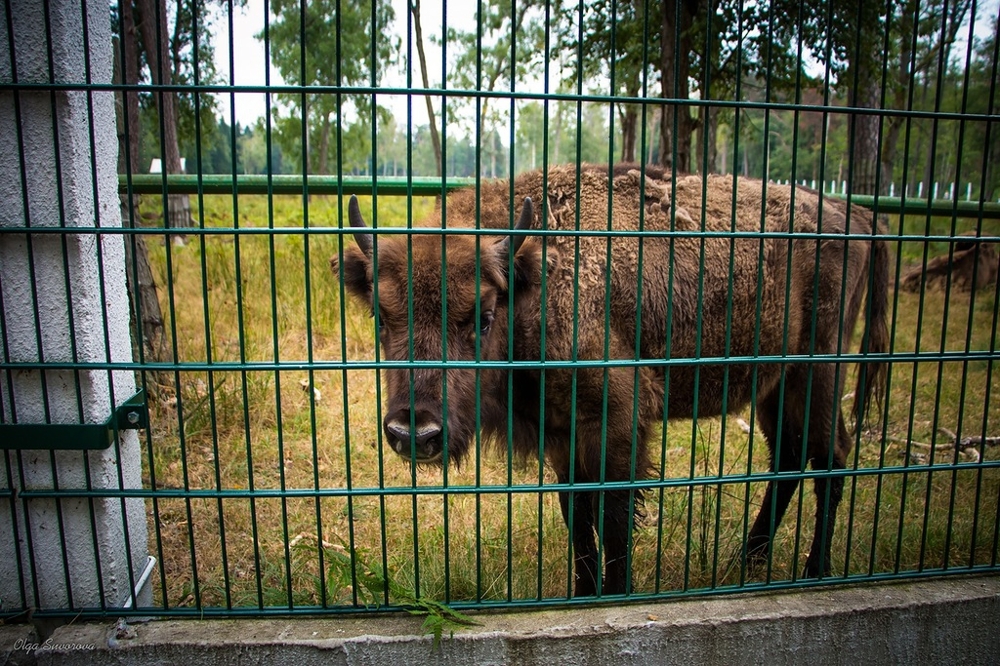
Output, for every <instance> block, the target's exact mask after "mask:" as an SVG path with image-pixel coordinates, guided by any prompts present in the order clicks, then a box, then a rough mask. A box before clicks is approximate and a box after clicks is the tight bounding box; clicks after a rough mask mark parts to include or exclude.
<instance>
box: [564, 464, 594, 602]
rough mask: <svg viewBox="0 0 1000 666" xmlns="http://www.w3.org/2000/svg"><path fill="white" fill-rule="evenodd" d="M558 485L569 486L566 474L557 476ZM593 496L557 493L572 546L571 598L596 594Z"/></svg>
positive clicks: (573, 492) (584, 493) (586, 493)
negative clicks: (573, 583)
mask: <svg viewBox="0 0 1000 666" xmlns="http://www.w3.org/2000/svg"><path fill="white" fill-rule="evenodd" d="M559 483H569V475H568V474H563V473H560V474H559ZM592 494H593V493H589V492H580V491H573V490H567V491H562V492H560V493H559V507H560V508H561V509H562V515H563V521H564V522H565V523H566V527H567V528H568V529H569V532H570V539H571V540H572V543H573V571H574V577H575V579H576V584H575V587H574V593H573V594H574V596H577V597H591V596H594V595H595V594H597V577H598V575H599V572H598V569H597V543H596V542H595V541H594V527H595V524H594V512H593V508H592V507H593V504H592V499H591V495H592Z"/></svg>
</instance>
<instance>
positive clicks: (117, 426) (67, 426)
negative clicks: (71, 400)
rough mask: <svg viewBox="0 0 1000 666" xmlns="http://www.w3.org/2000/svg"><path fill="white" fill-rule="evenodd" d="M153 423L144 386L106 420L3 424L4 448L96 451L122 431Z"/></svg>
mask: <svg viewBox="0 0 1000 666" xmlns="http://www.w3.org/2000/svg"><path fill="white" fill-rule="evenodd" d="M148 425H149V409H148V408H147V406H146V393H145V391H144V390H143V389H139V391H138V392H137V393H136V394H135V395H133V396H132V397H131V398H129V399H128V400H126V401H125V402H123V403H122V404H121V405H119V406H118V407H117V408H116V409H115V411H114V413H112V414H111V416H109V417H108V420H107V421H105V422H104V423H2V424H0V449H51V450H66V451H96V450H101V449H106V448H108V447H109V446H111V443H112V442H114V441H115V436H116V434H117V433H118V431H120V430H142V429H144V428H146V427H148Z"/></svg>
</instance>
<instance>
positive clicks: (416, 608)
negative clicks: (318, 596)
mask: <svg viewBox="0 0 1000 666" xmlns="http://www.w3.org/2000/svg"><path fill="white" fill-rule="evenodd" d="M305 547H309V546H308V545H306V546H305ZM323 557H324V558H325V559H326V562H327V576H326V580H327V586H328V587H331V586H332V587H331V590H330V591H331V592H332V594H331V598H336V596H337V592H339V591H340V590H341V589H344V588H347V587H348V586H351V585H352V581H353V580H355V579H356V580H357V583H358V585H357V587H356V588H354V589H356V590H357V594H358V599H359V601H360V602H361V603H362V604H364V605H365V606H374V607H378V606H380V605H381V603H382V602H383V600H389V601H391V602H392V603H393V604H395V605H398V606H402V607H404V608H405V609H406V612H407V613H409V614H410V615H415V616H417V617H422V618H424V622H423V624H422V625H421V627H420V629H421V631H423V632H424V633H425V634H431V635H432V636H433V648H434V649H435V650H437V649H438V648H439V647H440V645H441V637H442V636H443V634H444V632H445V631H447V632H449V634H454V632H455V630H456V629H461V628H463V627H472V626H476V625H478V624H479V622H476V620H474V619H473V618H471V617H469V616H468V615H465V614H463V613H460V612H458V611H456V610H455V609H453V608H450V607H449V606H448V605H447V604H444V603H441V602H440V601H435V600H433V599H428V598H426V597H423V596H420V595H418V594H417V593H416V592H415V591H414V590H413V589H412V588H410V587H408V586H405V585H402V584H400V583H398V582H396V581H395V580H393V578H392V577H391V576H389V574H388V573H387V572H385V571H383V570H382V567H381V565H379V564H377V563H375V562H369V561H366V559H365V556H364V553H363V552H360V551H358V550H353V551H350V552H347V551H346V549H345V548H344V547H343V546H341V547H339V548H337V547H332V546H324V547H323Z"/></svg>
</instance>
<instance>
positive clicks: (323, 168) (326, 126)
mask: <svg viewBox="0 0 1000 666" xmlns="http://www.w3.org/2000/svg"><path fill="white" fill-rule="evenodd" d="M330 125H331V123H330V114H329V113H324V114H323V127H322V130H321V131H320V135H319V166H318V171H317V173H321V174H327V173H330V171H329V166H330Z"/></svg>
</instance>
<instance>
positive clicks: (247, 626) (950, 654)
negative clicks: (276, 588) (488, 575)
mask: <svg viewBox="0 0 1000 666" xmlns="http://www.w3.org/2000/svg"><path fill="white" fill-rule="evenodd" d="M477 619H478V620H479V621H480V622H482V626H478V627H473V628H470V629H468V630H462V631H460V632H458V633H456V634H455V635H454V637H453V638H451V639H448V638H446V639H445V640H444V641H442V644H441V647H440V649H439V650H437V651H433V650H432V646H431V639H430V638H429V637H428V636H420V635H414V633H413V632H415V631H419V626H420V620H419V619H418V618H412V617H409V616H383V615H379V616H368V617H342V618H328V619H312V618H301V619H299V618H296V619H270V620H212V621H190V620H164V621H154V622H149V623H147V624H143V625H136V626H134V627H133V628H134V629H135V632H134V633H135V635H134V637H132V638H125V639H117V638H115V639H112V638H111V637H112V636H113V635H114V633H115V632H114V626H113V624H109V623H83V624H75V625H69V626H65V627H62V628H60V629H58V630H57V631H56V632H55V633H54V634H53V636H52V637H51V639H50V641H49V642H48V644H47V645H46V647H47V649H45V650H42V651H39V652H38V654H37V663H38V664H40V665H46V664H52V665H55V664H60V665H65V666H74V665H76V664H81V665H83V664H88V665H89V664H123V665H124V664H164V665H166V664H184V665H185V666H201V665H203V664H204V665H213V666H217V665H222V664H240V665H241V666H246V665H249V664H262V665H263V664H276V663H294V664H301V665H302V666H311V665H313V664H317V665H318V664H323V665H324V666H327V665H331V664H344V665H345V666H346V665H350V664H392V665H397V664H414V663H443V664H459V665H461V664H545V665H546V666H552V665H553V664H573V665H574V666H584V665H589V664H615V665H616V666H617V665H621V666H624V665H626V664H691V663H714V664H726V665H729V664H760V663H767V664H795V663H803V662H808V663H810V665H811V666H812V665H813V664H858V663H908V664H920V663H927V664H931V663H961V664H996V663H1000V640H998V636H1000V577H997V576H990V577H962V578H949V579H944V580H940V579H939V580H931V581H921V582H914V583H902V584H900V583H894V584H879V585H866V586H863V587H862V586H858V587H841V588H833V589H823V590H807V591H796V592H782V593H772V594H755V595H749V594H748V595H739V596H728V597H725V598H712V599H692V600H685V601H677V602H672V603H663V604H641V605H625V606H615V607H607V608H586V609H569V610H546V611H538V612H520V613H502V614H490V615H479V616H477ZM109 639H110V640H109ZM109 643H110V644H109Z"/></svg>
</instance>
